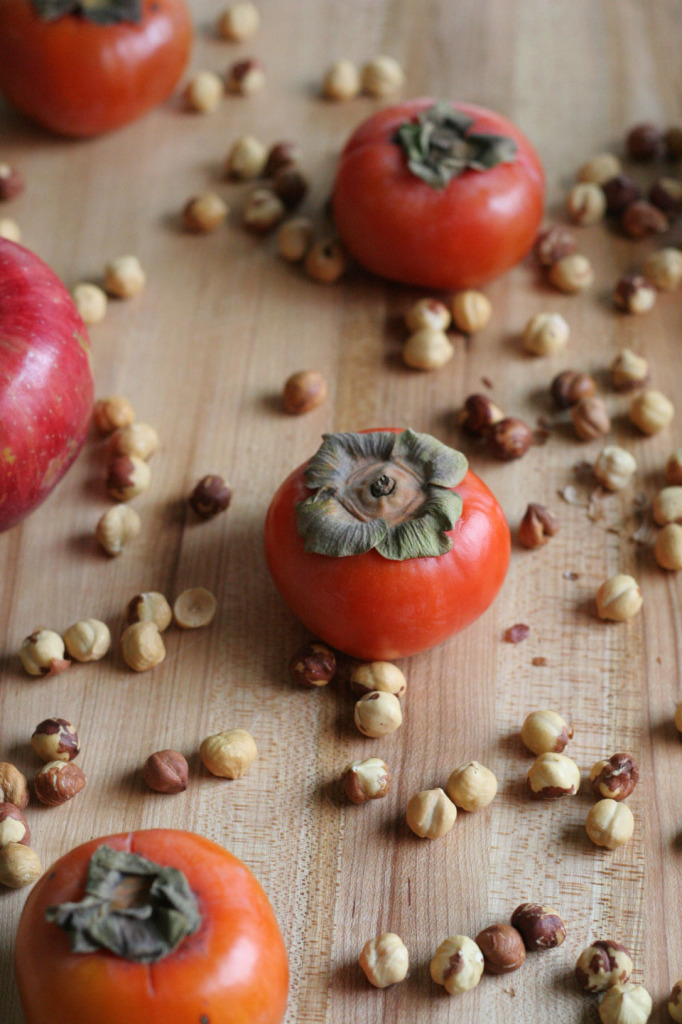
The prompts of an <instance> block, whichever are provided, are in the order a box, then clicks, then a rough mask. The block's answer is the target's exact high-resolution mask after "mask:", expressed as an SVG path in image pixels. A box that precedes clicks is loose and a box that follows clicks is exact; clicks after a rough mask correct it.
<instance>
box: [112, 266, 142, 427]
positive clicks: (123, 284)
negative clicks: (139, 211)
mask: <svg viewBox="0 0 682 1024" xmlns="http://www.w3.org/2000/svg"><path fill="white" fill-rule="evenodd" d="M146 281H147V276H146V274H145V272H144V270H143V269H142V264H141V263H140V261H139V260H138V258H137V256H118V257H116V259H113V260H110V261H109V262H108V263H107V265H106V267H105V268H104V290H105V291H106V292H107V294H108V295H114V296H115V297H116V298H117V299H131V298H132V297H133V296H134V295H139V293H140V292H141V291H142V289H143V288H144V286H145V284H146ZM120 425H121V424H117V426H120Z"/></svg>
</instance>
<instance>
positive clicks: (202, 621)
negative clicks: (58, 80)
mask: <svg viewBox="0 0 682 1024" xmlns="http://www.w3.org/2000/svg"><path fill="white" fill-rule="evenodd" d="M217 607H218V602H217V601H216V599H215V597H214V596H213V594H212V593H211V591H210V590H206V588H205V587H190V588H189V589H188V590H183V592H182V593H181V594H179V595H178V596H177V597H176V599H175V601H174V602H173V620H174V622H175V624H176V626H180V628H181V629H200V628H201V627H202V626H208V625H210V623H211V622H213V619H214V618H215V613H216V608H217Z"/></svg>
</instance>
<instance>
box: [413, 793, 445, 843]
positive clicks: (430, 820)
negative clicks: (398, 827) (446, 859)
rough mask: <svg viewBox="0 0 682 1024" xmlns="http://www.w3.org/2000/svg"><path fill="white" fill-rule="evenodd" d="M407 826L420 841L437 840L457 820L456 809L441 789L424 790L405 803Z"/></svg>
mask: <svg viewBox="0 0 682 1024" xmlns="http://www.w3.org/2000/svg"><path fill="white" fill-rule="evenodd" d="M405 816H406V818H407V824H408V825H409V827H410V828H411V829H412V831H413V832H414V834H415V835H416V836H419V838H420V839H439V838H440V837H441V836H444V835H446V833H448V832H449V831H450V829H451V828H452V827H453V825H454V824H455V821H456V820H457V808H456V807H455V805H454V804H453V802H452V800H451V799H450V797H449V796H447V795H446V794H445V793H444V792H443V790H442V789H425V790H422V792H421V793H415V794H414V796H412V797H410V799H409V800H408V802H407V808H406V811H405Z"/></svg>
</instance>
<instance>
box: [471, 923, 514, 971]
mask: <svg viewBox="0 0 682 1024" xmlns="http://www.w3.org/2000/svg"><path fill="white" fill-rule="evenodd" d="M476 945H477V946H478V948H479V949H480V951H481V953H483V962H484V965H485V969H486V971H489V972H490V974H510V973H511V972H512V971H517V970H518V969H519V967H520V966H521V964H522V963H523V961H524V960H525V959H526V947H525V946H524V944H523V939H522V938H521V934H520V933H519V932H518V931H517V930H516V928H512V926H511V925H510V924H493V925H490V927H489V928H484V929H483V931H482V932H479V933H478V935H477V936H476Z"/></svg>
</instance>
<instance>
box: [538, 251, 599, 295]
mask: <svg viewBox="0 0 682 1024" xmlns="http://www.w3.org/2000/svg"><path fill="white" fill-rule="evenodd" d="M549 280H550V282H551V283H552V284H553V285H554V287H555V288H558V290H559V291H560V292H566V293H567V294H569V295H573V294H576V293H577V292H583V291H585V289H586V288H590V287H591V286H592V284H593V283H594V270H593V269H592V264H591V263H590V261H589V260H588V258H587V256H583V255H582V254H581V253H579V252H573V253H570V255H568V256H562V257H561V259H560V260H557V261H556V263H553V264H552V266H551V267H550V268H549Z"/></svg>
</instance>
